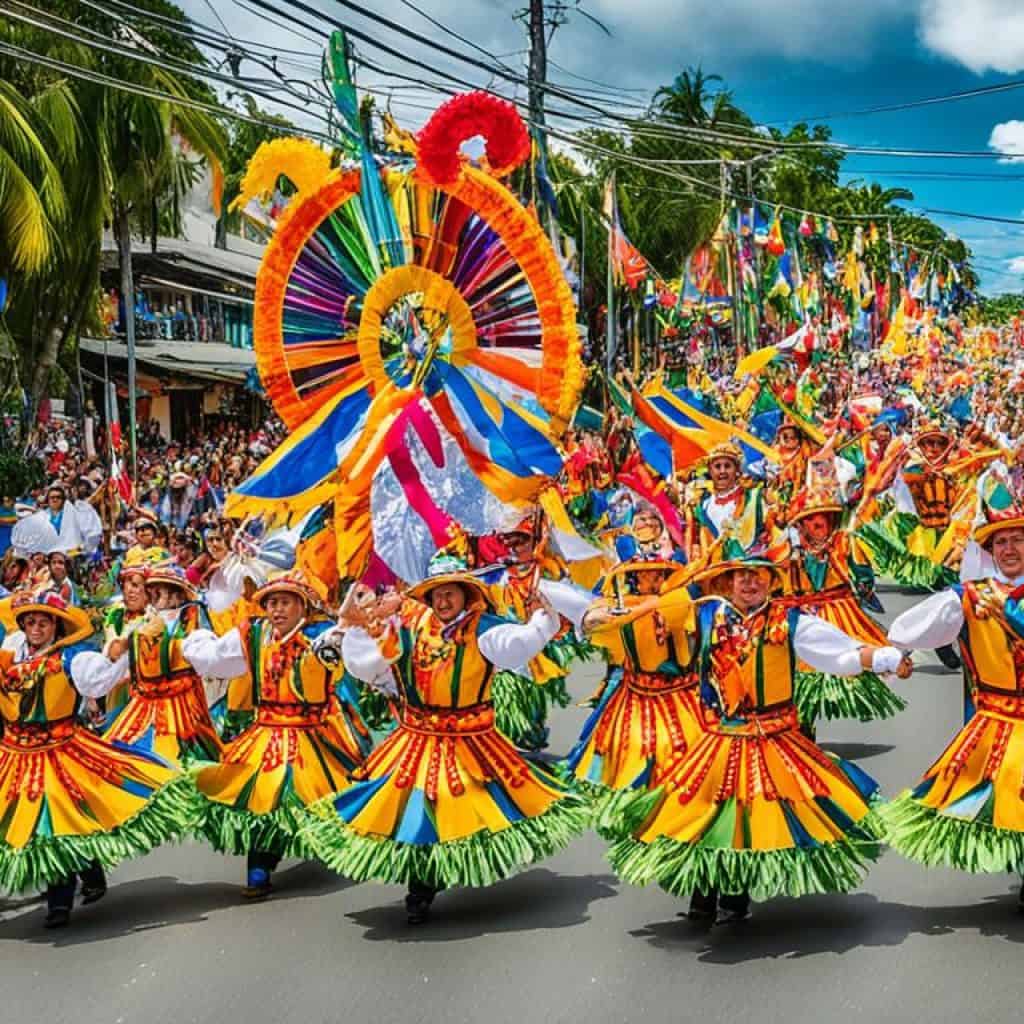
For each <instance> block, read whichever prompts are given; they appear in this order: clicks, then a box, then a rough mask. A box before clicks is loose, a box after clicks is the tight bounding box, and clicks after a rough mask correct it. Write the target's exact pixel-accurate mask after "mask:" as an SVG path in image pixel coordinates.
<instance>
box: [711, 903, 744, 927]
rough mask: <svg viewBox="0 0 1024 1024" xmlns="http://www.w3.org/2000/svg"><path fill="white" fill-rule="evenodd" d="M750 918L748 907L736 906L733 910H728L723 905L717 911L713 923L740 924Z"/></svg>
mask: <svg viewBox="0 0 1024 1024" xmlns="http://www.w3.org/2000/svg"><path fill="white" fill-rule="evenodd" d="M749 920H750V907H737V908H736V909H735V910H729V909H728V908H726V907H723V908H722V909H721V910H720V911H719V912H718V919H717V920H716V921H715V924H726V925H728V924H742V923H743V922H744V921H749Z"/></svg>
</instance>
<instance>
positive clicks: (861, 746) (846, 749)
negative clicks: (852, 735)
mask: <svg viewBox="0 0 1024 1024" xmlns="http://www.w3.org/2000/svg"><path fill="white" fill-rule="evenodd" d="M819 743H820V745H821V748H822V749H823V750H827V751H829V752H830V753H832V754H836V755H837V756H839V757H841V758H842V759H843V760H844V761H863V760H867V758H869V757H878V756H880V755H881V754H888V753H889V751H890V750H895V747H894V746H893V744H892V743H833V742H832V741H831V740H819Z"/></svg>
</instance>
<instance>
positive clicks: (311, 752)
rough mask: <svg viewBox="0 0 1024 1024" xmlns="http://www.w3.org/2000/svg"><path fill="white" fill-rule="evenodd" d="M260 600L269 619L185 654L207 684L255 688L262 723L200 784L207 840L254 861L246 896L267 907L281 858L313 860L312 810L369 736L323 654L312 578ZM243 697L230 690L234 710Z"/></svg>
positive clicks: (201, 635) (277, 581)
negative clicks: (243, 682)
mask: <svg viewBox="0 0 1024 1024" xmlns="http://www.w3.org/2000/svg"><path fill="white" fill-rule="evenodd" d="M252 600H253V603H254V604H255V605H256V606H258V607H259V608H261V609H262V610H263V612H264V614H263V615H262V616H258V617H254V618H249V619H246V620H245V621H244V622H243V623H242V624H241V625H240V626H239V627H237V628H236V629H232V630H231V631H230V632H228V633H226V634H225V635H224V636H222V637H218V636H216V635H215V634H214V633H213V632H211V631H209V630H205V629H197V630H195V631H194V632H192V633H190V634H189V636H187V637H186V638H185V641H184V644H183V651H184V655H185V657H186V658H187V659H188V660H189V661H190V662H191V663H192V665H193V666H194V667H195V669H196V671H198V672H200V673H202V674H203V675H208V676H217V677H220V678H230V677H235V676H243V675H248V677H249V680H250V692H249V694H247V695H246V697H247V700H246V703H247V704H248V705H249V706H252V707H255V709H256V716H255V720H254V721H253V722H252V724H250V725H249V726H248V727H247V728H245V729H244V730H243V731H242V732H241V733H240V734H239V735H238V736H237V737H236V738H235V739H234V740H233V741H232V742H231V743H229V744H228V745H227V747H226V748H225V749H224V751H223V753H222V755H221V758H220V764H217V765H212V766H209V767H204V768H202V769H201V770H200V771H198V772H197V773H196V776H195V780H196V786H197V788H198V790H199V793H200V795H201V796H202V797H203V798H204V807H203V813H202V819H201V821H200V824H199V830H200V831H201V833H202V834H203V835H205V836H206V837H207V838H208V839H209V841H210V842H211V843H212V844H213V846H214V848H215V849H217V850H220V851H222V852H224V853H232V854H236V855H242V854H244V855H245V856H246V857H247V863H246V884H245V887H244V888H243V889H242V895H243V897H244V898H245V899H249V900H260V899H265V898H266V897H267V896H269V895H270V893H271V892H272V890H273V886H272V881H271V876H272V873H273V871H274V870H275V868H276V867H277V865H278V863H279V862H280V860H281V858H282V857H304V858H308V857H309V856H310V853H309V850H308V848H307V846H306V844H305V842H304V841H303V839H302V836H301V831H302V828H303V826H304V824H305V819H306V815H305V809H306V807H308V806H309V805H310V804H312V803H314V802H315V801H317V800H321V799H323V798H325V797H329V796H331V795H332V794H335V793H337V792H338V791H340V790H342V789H344V788H345V786H346V784H347V780H348V773H349V772H350V771H352V769H354V768H355V767H356V765H358V764H359V763H360V762H361V761H362V759H363V758H364V757H365V756H366V753H367V752H368V750H369V745H370V744H369V740H370V734H369V730H368V729H367V728H366V725H365V724H364V723H363V721H362V719H361V718H360V717H359V712H358V710H357V709H356V707H355V706H354V704H349V703H346V704H342V703H341V702H340V701H339V700H338V699H337V697H336V696H335V686H336V683H337V681H338V679H339V678H340V676H341V670H340V668H339V667H338V666H337V663H336V662H334V663H331V664H325V663H324V662H323V661H322V660H321V659H320V658H319V657H318V656H317V655H316V653H315V651H314V647H313V645H314V641H315V640H316V638H317V637H318V636H319V635H320V634H322V633H323V632H324V630H325V629H328V628H329V627H330V625H331V623H330V622H329V621H328V620H326V619H325V618H324V616H322V615H320V614H318V612H317V599H316V594H315V593H314V592H313V590H312V589H311V588H310V586H309V584H308V582H307V581H306V580H305V578H304V577H302V576H301V575H300V574H298V573H296V572H290V573H288V572H284V573H279V574H278V575H277V576H275V577H274V578H273V579H271V580H270V581H268V582H267V583H266V584H264V586H262V587H261V588H260V589H259V590H257V591H256V593H255V594H254V595H253V598H252ZM238 696H239V694H238V693H237V690H236V688H232V689H231V690H229V692H228V697H229V701H232V700H235V699H237V698H238ZM229 710H230V709H229Z"/></svg>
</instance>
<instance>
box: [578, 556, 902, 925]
mask: <svg viewBox="0 0 1024 1024" xmlns="http://www.w3.org/2000/svg"><path fill="white" fill-rule="evenodd" d="M722 553H723V557H724V560H723V561H721V562H718V563H716V564H714V565H712V566H710V567H708V568H707V569H706V570H704V571H703V573H698V574H697V576H696V577H695V579H696V580H699V581H700V582H701V585H702V587H703V588H704V590H705V592H706V595H707V596H705V597H702V598H700V599H698V600H697V602H696V606H695V608H694V614H695V637H694V643H695V645H696V648H697V655H696V663H697V667H698V669H699V672H700V679H701V699H702V702H703V704H704V706H705V712H706V714H705V725H706V728H707V732H706V734H705V735H704V736H703V737H701V738H700V739H698V740H697V741H696V742H695V743H694V744H693V746H692V747H691V748H690V749H689V750H688V752H687V754H686V756H685V757H684V758H683V759H682V760H681V761H680V762H679V763H678V764H677V766H676V768H675V769H674V770H673V771H672V772H671V773H670V774H669V775H668V776H667V777H666V778H665V779H664V781H663V785H662V786H661V787H660V789H658V790H655V791H654V792H653V793H651V794H649V795H647V796H644V797H641V798H638V799H637V801H636V803H635V804H634V805H633V807H631V808H627V809H625V810H624V813H623V815H622V818H621V821H620V823H619V835H620V838H619V839H618V841H616V842H615V843H614V845H613V847H612V850H611V860H612V864H613V865H614V867H615V870H616V871H617V873H618V874H619V875H620V877H622V878H623V879H624V880H625V881H627V882H630V883H633V884H637V885H644V884H646V883H648V882H657V883H658V884H659V885H661V886H662V887H663V888H665V889H667V890H668V891H669V892H671V893H673V894H674V895H682V894H684V893H690V894H692V896H691V903H690V917H691V919H693V920H695V921H698V922H711V921H713V920H714V919H715V916H716V913H717V910H718V908H719V906H721V910H722V913H723V918H724V919H725V920H726V921H730V922H733V921H740V920H743V919H745V918H746V917H747V916H748V914H749V905H750V897H751V896H752V895H753V896H754V897H755V898H758V899H769V898H771V897H775V896H782V895H789V896H801V895H804V894H807V893H815V892H845V891H848V890H849V889H852V888H853V887H854V886H856V885H857V884H858V883H859V881H860V878H861V875H862V872H863V871H864V869H865V868H866V866H867V863H868V862H869V861H871V860H874V859H875V858H876V857H877V856H878V853H879V849H878V842H877V840H878V837H879V835H880V825H879V824H878V823H877V821H876V820H875V816H874V814H873V812H872V811H871V809H870V801H871V800H872V799H873V798H874V797H875V794H876V792H877V786H876V784H875V783H874V781H873V780H872V779H870V778H869V777H868V776H867V775H865V774H864V773H863V772H861V771H860V770H859V769H858V768H856V767H855V766H854V765H852V764H849V763H847V762H845V761H843V760H841V759H838V758H835V757H833V756H831V755H828V754H825V753H824V752H823V751H822V750H821V749H820V748H819V747H817V746H816V745H815V744H814V743H813V742H812V741H811V740H810V739H809V738H808V737H806V736H805V735H803V734H802V733H801V732H800V730H799V720H798V717H797V712H796V708H795V706H794V704H793V678H794V674H795V671H796V667H797V659H802V660H803V661H805V662H808V663H809V664H810V665H812V666H814V667H815V668H816V669H817V670H818V671H822V672H829V673H831V674H834V675H855V674H857V673H859V672H861V671H863V670H864V669H869V668H870V669H872V670H873V671H876V672H891V671H897V670H898V671H899V672H900V673H902V674H904V675H908V674H909V671H910V666H909V661H907V660H905V659H904V658H903V655H902V654H901V652H899V651H897V650H896V649H894V648H891V647H882V648H877V647H873V646H865V645H860V644H858V642H857V641H855V640H853V639H851V638H850V637H847V636H846V635H845V634H844V633H842V632H840V631H839V630H838V629H836V627H835V626H832V625H829V624H828V623H826V622H823V621H822V620H821V619H818V618H815V617H814V616H811V615H807V614H805V613H803V612H801V611H800V610H799V609H797V608H793V607H791V606H789V605H787V604H786V603H785V602H780V601H778V600H777V599H774V598H773V597H772V591H773V589H778V588H779V587H780V585H781V577H782V571H781V569H780V567H779V566H778V565H777V564H775V563H774V562H771V561H768V560H766V559H764V558H759V557H755V556H753V555H751V554H749V553H744V552H743V551H742V550H741V549H740V548H739V546H738V545H736V544H735V542H733V541H728V540H727V541H726V543H725V545H724V546H723V552H722ZM662 600H663V601H664V602H665V604H666V606H668V607H671V606H672V605H673V604H675V603H677V602H678V603H681V604H683V605H684V606H685V605H686V604H688V603H689V601H690V598H689V597H688V595H687V593H686V591H685V590H682V589H679V588H678V587H676V588H675V589H672V590H671V591H670V592H669V593H668V594H667V595H666V596H665V597H664V598H663V599H662ZM584 625H585V627H587V628H592V629H595V630H601V629H608V628H615V625H614V616H612V615H611V614H610V612H608V611H607V610H603V611H602V610H595V612H594V613H592V614H588V617H587V619H586V620H585V622H584Z"/></svg>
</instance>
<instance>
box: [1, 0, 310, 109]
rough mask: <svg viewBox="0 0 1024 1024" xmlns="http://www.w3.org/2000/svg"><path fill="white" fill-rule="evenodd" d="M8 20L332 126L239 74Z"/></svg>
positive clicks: (47, 25) (20, 17) (24, 18)
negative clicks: (217, 84) (242, 93)
mask: <svg viewBox="0 0 1024 1024" xmlns="http://www.w3.org/2000/svg"><path fill="white" fill-rule="evenodd" d="M15 2H19V3H20V0H15ZM20 6H23V7H30V5H28V4H20ZM30 9H31V10H35V8H31V7H30ZM40 13H41V12H40ZM8 17H11V18H14V19H15V20H16V21H21V22H23V23H24V24H27V25H31V26H33V27H34V28H38V29H43V30H45V31H48V32H52V33H54V34H55V35H58V36H60V37H62V38H64V39H69V40H71V41H72V42H76V43H79V44H81V45H83V46H86V47H88V48H89V49H92V50H99V51H101V52H105V53H111V54H114V55H115V56H118V57H126V58H127V59H129V60H135V61H138V62H140V63H142V64H148V65H150V66H152V67H158V68H160V69H161V70H164V71H178V72H181V73H184V74H187V75H190V76H192V77H195V78H205V79H210V80H212V81H215V82H220V83H227V84H228V85H231V86H232V87H235V88H239V87H240V88H242V90H243V91H245V92H249V93H251V94H252V95H254V96H260V97H263V98H264V99H265V100H269V101H270V102H272V103H277V104H279V105H280V106H283V107H288V108H290V109H292V110H296V111H298V112H299V113H301V114H304V115H311V116H314V117H317V118H318V119H319V120H322V121H323V122H324V123H325V124H326V123H329V122H328V120H327V118H326V117H324V116H321V115H317V114H316V113H315V112H313V111H310V110H309V108H308V107H304V106H299V105H298V104H297V103H292V102H291V101H289V100H286V99H283V98H281V97H280V96H277V95H274V94H273V93H270V92H266V91H265V90H263V89H258V88H254V87H253V86H251V85H250V86H244V85H242V86H240V84H239V83H241V82H244V81H246V80H245V79H242V78H241V77H240V76H237V75H235V76H230V75H223V74H221V73H220V72H218V71H213V70H212V69H209V68H204V67H200V66H198V65H194V64H189V63H185V62H182V61H178V60H176V59H174V58H171V57H168V56H166V55H161V56H162V57H163V59H162V60H161V59H158V58H156V57H154V56H153V55H152V54H149V53H144V52H143V51H141V50H138V49H136V48H135V47H132V46H126V45H124V44H123V43H120V44H118V45H115V42H116V41H114V40H108V41H107V42H100V41H99V40H97V39H89V38H87V37H84V36H80V35H78V34H77V33H74V32H68V31H66V30H64V29H61V28H59V27H58V26H57V25H56V24H53V23H52V21H51V22H47V21H40V20H39V19H36V18H32V17H30V16H28V15H26V14H22V13H19V12H18V11H13V10H12V11H8ZM46 17H51V16H49V15H46ZM58 20H63V19H58ZM94 35H99V33H94ZM101 38H104V37H101ZM250 81H251V80H250ZM285 85H286V88H288V91H289V92H290V93H291V95H293V96H295V97H296V98H298V99H305V100H307V101H308V100H309V97H308V96H303V95H302V94H301V93H298V92H297V91H296V90H294V89H291V88H289V87H287V84H286V83H285Z"/></svg>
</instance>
